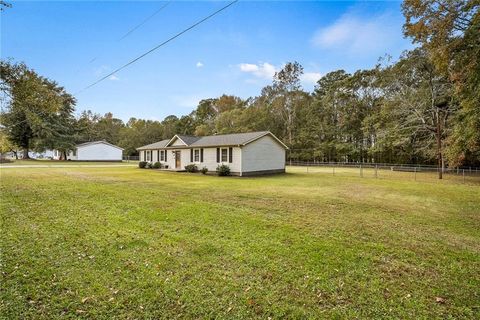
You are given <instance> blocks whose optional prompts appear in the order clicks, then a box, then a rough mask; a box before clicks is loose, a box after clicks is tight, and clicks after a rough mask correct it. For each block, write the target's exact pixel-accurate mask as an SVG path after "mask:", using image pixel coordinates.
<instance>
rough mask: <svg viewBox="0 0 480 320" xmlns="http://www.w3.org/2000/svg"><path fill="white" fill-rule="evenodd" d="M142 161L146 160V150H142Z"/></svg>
mask: <svg viewBox="0 0 480 320" xmlns="http://www.w3.org/2000/svg"><path fill="white" fill-rule="evenodd" d="M143 161H147V150H144V151H143Z"/></svg>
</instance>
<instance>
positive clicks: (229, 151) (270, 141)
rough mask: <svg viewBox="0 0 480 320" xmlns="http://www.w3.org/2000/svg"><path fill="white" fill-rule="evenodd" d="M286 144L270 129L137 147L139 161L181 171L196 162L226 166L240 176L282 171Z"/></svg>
mask: <svg viewBox="0 0 480 320" xmlns="http://www.w3.org/2000/svg"><path fill="white" fill-rule="evenodd" d="M287 149H288V147H287V146H286V145H285V144H284V143H283V142H282V141H280V140H279V139H278V138H277V137H275V135H273V134H272V133H271V132H269V131H261V132H248V133H236V134H225V135H214V136H205V137H196V136H186V135H178V134H177V135H175V136H174V137H173V138H171V139H168V140H162V141H159V142H156V143H152V144H149V145H146V146H143V147H140V148H137V150H138V151H139V153H140V161H149V162H160V163H162V164H163V165H164V166H168V169H172V170H178V171H181V170H184V168H185V166H186V165H189V164H195V165H197V167H198V169H201V168H203V167H206V168H207V169H208V171H215V170H216V168H217V166H219V165H221V164H225V165H228V166H229V167H230V171H231V173H232V174H235V175H239V176H246V175H259V174H269V173H280V172H285V153H286V150H287Z"/></svg>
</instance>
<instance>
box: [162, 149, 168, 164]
mask: <svg viewBox="0 0 480 320" xmlns="http://www.w3.org/2000/svg"><path fill="white" fill-rule="evenodd" d="M163 153H164V154H165V162H167V153H168V152H167V150H163Z"/></svg>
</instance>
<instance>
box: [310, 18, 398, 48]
mask: <svg viewBox="0 0 480 320" xmlns="http://www.w3.org/2000/svg"><path fill="white" fill-rule="evenodd" d="M393 22H395V23H393ZM399 37H400V38H401V37H402V34H401V28H399V27H398V25H397V23H396V17H394V16H393V15H392V14H390V13H383V14H380V15H376V16H372V17H368V18H365V14H362V15H360V14H358V13H355V12H353V11H352V10H350V11H349V12H347V13H345V14H344V15H343V16H341V17H340V18H339V19H337V20H336V21H335V22H334V23H333V24H331V25H329V26H327V27H324V28H321V29H319V30H317V32H316V33H315V34H314V36H313V37H312V39H311V43H312V44H313V45H314V46H316V47H320V48H324V49H341V50H344V52H346V53H349V54H359V55H364V54H368V53H370V54H375V55H377V54H382V53H385V52H386V51H388V48H389V47H390V46H391V45H392V44H394V42H395V40H396V39H399Z"/></svg>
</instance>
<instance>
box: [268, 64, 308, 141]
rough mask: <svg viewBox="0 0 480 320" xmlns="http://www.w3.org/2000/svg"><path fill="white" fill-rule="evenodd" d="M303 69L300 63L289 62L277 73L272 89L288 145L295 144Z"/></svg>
mask: <svg viewBox="0 0 480 320" xmlns="http://www.w3.org/2000/svg"><path fill="white" fill-rule="evenodd" d="M302 74H303V67H302V66H301V65H300V64H299V63H298V62H296V61H295V62H288V63H287V64H286V65H285V66H284V67H283V68H282V70H280V71H278V72H276V73H275V75H274V77H273V86H272V89H273V90H274V92H275V105H276V106H278V110H279V112H280V114H281V116H282V118H283V120H284V122H285V130H286V137H287V143H288V144H289V145H290V146H291V145H292V144H293V134H294V122H295V116H296V110H297V108H298V106H299V104H298V102H299V100H300V97H301V96H302V94H301V85H300V76H301V75H302Z"/></svg>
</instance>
